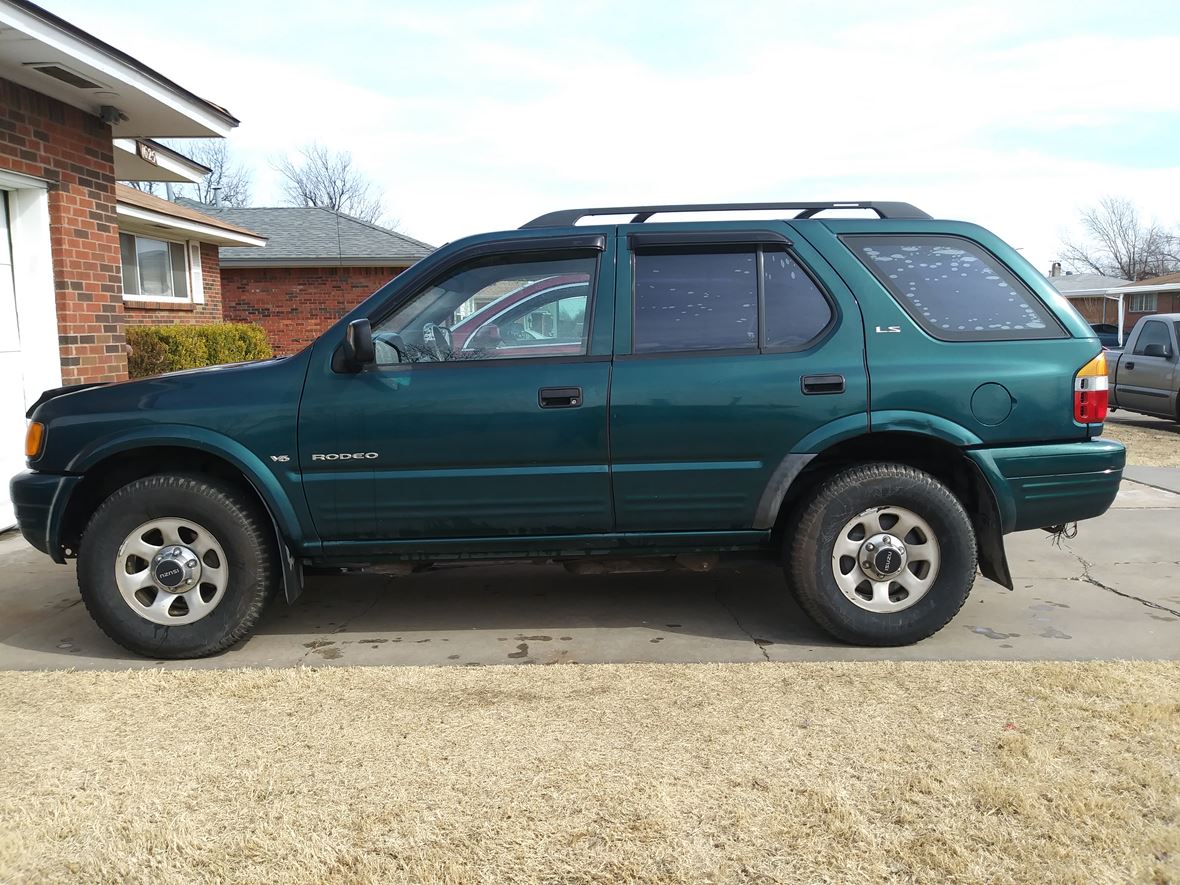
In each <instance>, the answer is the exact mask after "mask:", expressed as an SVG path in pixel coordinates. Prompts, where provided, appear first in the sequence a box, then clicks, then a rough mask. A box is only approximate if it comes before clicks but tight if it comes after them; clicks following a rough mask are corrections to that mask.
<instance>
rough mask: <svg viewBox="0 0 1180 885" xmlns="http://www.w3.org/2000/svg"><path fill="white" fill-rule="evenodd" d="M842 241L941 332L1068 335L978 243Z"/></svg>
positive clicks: (950, 337)
mask: <svg viewBox="0 0 1180 885" xmlns="http://www.w3.org/2000/svg"><path fill="white" fill-rule="evenodd" d="M841 240H842V241H843V243H844V245H845V246H847V247H848V249H850V250H851V252H852V254H853V255H855V256H856V257H857V258H858V259H859V260H860V262H861V263H862V264H864V266H865V267H867V268H868V269H869V271H871V272H872V274H873V276H875V277H876V278H877V279H878V280H880V281H881V284H882V285H883V286H884V287H885V288H886V289H888V290H889V292H890V294H891V295H893V297H894V299H896V300H897V302H898V303H899V304H900V305H901V306H902V308H903V309H904V310H905V312H906V313H908V314H909V315H910V317H911V318H912V319H913V320H914V321H915V322H916V323H917V324H918V325H919V326H921V327H922V328H923V329H925V330H926V331H927V332H929V333H930V334H931V335H933V336H934V337H935V338H941V339H942V340H944V341H1004V340H1011V339H1033V338H1064V337H1066V332H1065V330H1064V329H1063V328H1062V327H1061V324H1060V323H1058V322H1057V318H1056V317H1055V316H1054V315H1053V313H1052V311H1050V310H1049V308H1048V307H1047V306H1046V305H1045V304H1044V302H1042V301H1041V300H1040V299H1039V298H1038V297H1037V296H1036V295H1035V294H1034V293H1033V292H1032V290H1031V289H1029V288H1028V286H1026V285H1025V284H1024V283H1023V282H1021V281H1020V279H1019V278H1018V277H1017V276H1016V275H1015V274H1014V273H1012V271H1010V270H1008V268H1007V267H1005V266H1004V264H1003V263H1002V262H1001V261H1000V260H999V259H998V258H996V257H995V256H994V255H992V254H991V253H990V252H988V251H987V250H986V249H984V248H983V247H982V246H980V245H979V244H977V243H973V242H971V241H970V240H966V239H963V238H962V237H951V236H928V235H925V236H924V235H909V234H845V235H844V236H843V237H841Z"/></svg>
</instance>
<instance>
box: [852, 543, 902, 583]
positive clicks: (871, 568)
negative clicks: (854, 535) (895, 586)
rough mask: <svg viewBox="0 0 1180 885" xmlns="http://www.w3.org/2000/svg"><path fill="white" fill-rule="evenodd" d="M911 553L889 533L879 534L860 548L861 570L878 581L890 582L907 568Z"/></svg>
mask: <svg viewBox="0 0 1180 885" xmlns="http://www.w3.org/2000/svg"><path fill="white" fill-rule="evenodd" d="M908 558H909V552H908V551H907V550H906V546H905V544H903V543H902V542H901V540H900V539H899V538H895V537H894V536H893V535H891V534H889V533H887V532H878V533H877V534H875V535H873V536H872V537H871V538H869V539H868V540H867V541H865V542H864V543H863V544H862V545H861V547H860V555H859V556H858V557H857V559H858V560H859V561H860V564H861V568H862V569H864V572H865V574H866V575H869V576H871V577H873V578H876V579H877V580H878V581H888V580H889V579H891V578H892V577H893V576H894V575H896V574H897V573H898V572H899V571H901V570H902V569H903V568H905V564H906V560H907V559H908Z"/></svg>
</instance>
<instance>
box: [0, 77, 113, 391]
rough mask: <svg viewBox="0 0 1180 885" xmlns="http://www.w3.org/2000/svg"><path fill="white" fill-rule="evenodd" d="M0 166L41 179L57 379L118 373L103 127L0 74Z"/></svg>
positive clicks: (109, 159) (109, 174)
mask: <svg viewBox="0 0 1180 885" xmlns="http://www.w3.org/2000/svg"><path fill="white" fill-rule="evenodd" d="M0 169H5V170H7V171H11V172H19V173H21V174H24V175H30V176H33V177H35V178H41V179H45V180H47V181H48V182H49V226H50V236H51V239H52V244H53V276H54V281H55V289H56V298H57V325H58V335H59V336H60V342H61V366H62V368H61V374H62V380H63V383H65V384H73V383H78V382H83V381H114V380H118V379H122V378H126V377H127V355H126V352H125V350H124V340H123V304H122V301H123V298H122V282H121V277H122V270H121V267H120V259H119V231H118V228H117V226H116V224H117V222H116V220H115V158H114V148H113V146H112V145H111V130H110V127H109V126H107V125H106V124H105V123H103V122H102V121H101V120H99V119H98V118H97V117H95V116H94V115H92V114H87V113H84V112H83V111H80V110H77V109H76V108H72V107H70V106H69V105H65V104H62V103H61V102H59V101H57V100H55V99H52V98H49V97H48V96H46V95H42V94H41V93H39V92H33V91H32V90H30V89H26V88H24V87H23V86H18V85H17V84H16V83H12V82H10V81H8V80H4V79H0Z"/></svg>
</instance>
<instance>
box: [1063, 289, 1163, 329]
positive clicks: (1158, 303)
mask: <svg viewBox="0 0 1180 885" xmlns="http://www.w3.org/2000/svg"><path fill="white" fill-rule="evenodd" d="M1132 297H1133V296H1132V295H1131V294H1127V295H1124V296H1123V303H1124V304H1125V305H1126V307H1127V313H1126V316H1125V318H1124V319H1123V328H1124V329H1125V330H1126V332H1127V333H1130V331H1131V327H1132V326H1134V325H1135V323H1136V322H1138V321H1139V320H1140V319H1141V318H1142V317H1145V316H1150V315H1151V314H1152V313H1180V292H1157V293H1156V297H1155V310H1154V311H1150V312H1139V311H1136V312H1132V311H1131V299H1132ZM1102 302H1103V299H1102V298H1101V297H1100V296H1094V297H1089V296H1087V297H1086V298H1074V299H1073V306H1074V307H1076V308H1077V309H1078V312H1079V313H1081V315H1082V316H1083V317H1085V319H1086V322H1088V323H1101V322H1107V323H1112V324H1114V325H1118V321H1119V304H1118V302H1117V301H1115V300H1114V299H1106V319H1105V320H1103V319H1102Z"/></svg>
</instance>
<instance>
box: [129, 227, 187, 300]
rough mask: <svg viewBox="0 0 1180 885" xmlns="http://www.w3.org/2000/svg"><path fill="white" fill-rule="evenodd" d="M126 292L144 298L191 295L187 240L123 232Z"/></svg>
mask: <svg viewBox="0 0 1180 885" xmlns="http://www.w3.org/2000/svg"><path fill="white" fill-rule="evenodd" d="M119 253H120V255H121V257H122V262H123V294H124V295H131V296H138V297H140V298H188V288H189V287H188V265H187V263H186V262H185V254H184V253H185V247H184V244H183V243H170V242H166V241H164V240H157V239H153V238H152V237H141V236H138V235H137V234H127V233H120V234H119Z"/></svg>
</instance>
